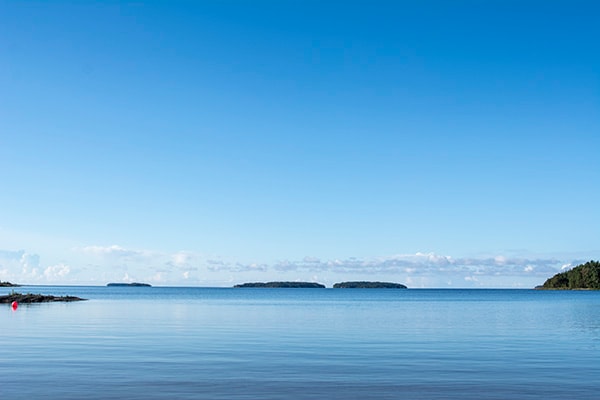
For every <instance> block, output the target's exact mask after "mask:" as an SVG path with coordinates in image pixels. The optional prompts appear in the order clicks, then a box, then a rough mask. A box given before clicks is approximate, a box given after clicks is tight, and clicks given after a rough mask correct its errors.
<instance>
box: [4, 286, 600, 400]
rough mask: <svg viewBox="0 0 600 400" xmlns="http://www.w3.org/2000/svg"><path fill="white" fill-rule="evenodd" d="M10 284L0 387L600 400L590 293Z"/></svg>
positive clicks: (83, 393) (24, 395) (127, 394)
mask: <svg viewBox="0 0 600 400" xmlns="http://www.w3.org/2000/svg"><path fill="white" fill-rule="evenodd" d="M11 290H12V289H11V288H0V294H6V293H9V292H10V291H11ZM15 290H16V291H19V292H32V293H44V294H53V295H66V294H68V295H75V296H80V297H85V298H88V299H89V301H85V302H76V303H46V304H34V305H21V306H20V307H19V308H18V309H17V310H16V311H13V310H12V309H11V307H10V305H2V306H3V307H0V340H1V346H0V398H1V399H11V400H15V399H44V400H48V399H61V400H64V399H77V400H81V399H86V400H92V399H461V400H464V399H478V400H479V399H545V400H547V399H574V398H576V399H598V398H600V378H599V377H600V292H591V291H534V290H433V289H423V290H418V289H408V290H394V289H229V288H161V287H152V288H143V287H142V288H129V287H126V288H115V287H59V286H55V287H50V286H45V287H21V288H16V289H15Z"/></svg>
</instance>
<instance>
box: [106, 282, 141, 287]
mask: <svg viewBox="0 0 600 400" xmlns="http://www.w3.org/2000/svg"><path fill="white" fill-rule="evenodd" d="M106 286H144V287H152V285H150V284H149V283H139V282H131V283H114V282H111V283H109V284H107V285H106Z"/></svg>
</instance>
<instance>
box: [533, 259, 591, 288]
mask: <svg viewBox="0 0 600 400" xmlns="http://www.w3.org/2000/svg"><path fill="white" fill-rule="evenodd" d="M536 289H541V290H584V289H586V290H600V262H598V261H593V260H592V261H588V262H586V263H585V264H580V265H578V266H576V267H575V268H573V269H570V270H568V271H565V272H560V273H558V274H556V275H554V276H553V277H552V278H549V279H547V280H546V282H544V284H543V285H542V286H538V287H537V288H536Z"/></svg>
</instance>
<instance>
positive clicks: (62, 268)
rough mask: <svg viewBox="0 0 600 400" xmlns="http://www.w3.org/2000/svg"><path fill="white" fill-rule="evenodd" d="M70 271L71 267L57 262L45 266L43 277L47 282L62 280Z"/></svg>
mask: <svg viewBox="0 0 600 400" xmlns="http://www.w3.org/2000/svg"><path fill="white" fill-rule="evenodd" d="M70 273H71V267H69V266H68V265H65V264H58V265H52V266H49V267H46V269H44V277H45V278H46V280H47V281H49V282H54V281H60V280H64V278H65V277H66V276H67V275H69V274H70Z"/></svg>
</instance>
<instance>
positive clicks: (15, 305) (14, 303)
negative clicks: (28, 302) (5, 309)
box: [11, 301, 19, 310]
mask: <svg viewBox="0 0 600 400" xmlns="http://www.w3.org/2000/svg"><path fill="white" fill-rule="evenodd" d="M11 306H12V309H13V310H16V309H17V307H19V303H17V302H16V301H13V302H12V304H11Z"/></svg>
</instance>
